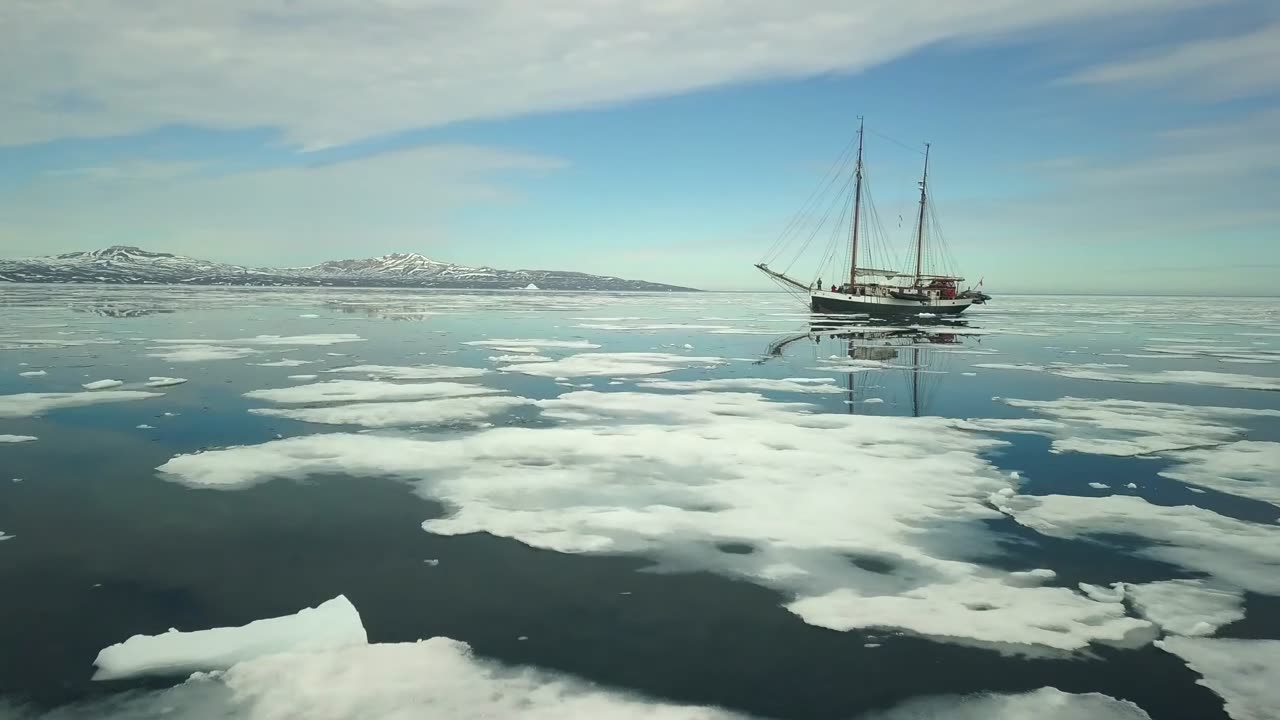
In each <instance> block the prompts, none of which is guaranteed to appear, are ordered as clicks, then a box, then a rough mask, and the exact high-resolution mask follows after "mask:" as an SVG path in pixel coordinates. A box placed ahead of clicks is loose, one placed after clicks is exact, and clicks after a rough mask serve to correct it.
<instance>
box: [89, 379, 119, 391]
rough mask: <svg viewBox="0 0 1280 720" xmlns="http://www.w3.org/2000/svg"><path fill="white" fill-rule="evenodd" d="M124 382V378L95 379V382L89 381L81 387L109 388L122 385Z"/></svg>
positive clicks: (93, 388) (90, 388) (92, 388)
mask: <svg viewBox="0 0 1280 720" xmlns="http://www.w3.org/2000/svg"><path fill="white" fill-rule="evenodd" d="M123 384H124V382H123V381H122V380H94V381H93V382H87V383H85V384H83V385H81V386H80V387H82V388H84V389H85V390H107V389H109V388H117V387H120V386H121V385H123Z"/></svg>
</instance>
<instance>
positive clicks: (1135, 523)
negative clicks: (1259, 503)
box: [998, 495, 1280, 595]
mask: <svg viewBox="0 0 1280 720" xmlns="http://www.w3.org/2000/svg"><path fill="white" fill-rule="evenodd" d="M998 506H999V507H1000V509H1001V511H1003V512H1005V513H1006V514H1008V515H1010V516H1011V517H1013V519H1014V520H1017V521H1018V522H1019V523H1020V524H1022V525H1025V526H1026V527H1029V528H1031V529H1032V530H1035V531H1036V532H1039V533H1041V534H1043V535H1048V536H1051V537H1062V538H1077V537H1097V536H1106V535H1128V536H1136V537H1139V538H1143V539H1145V540H1148V541H1150V543H1151V544H1150V545H1146V546H1142V547H1139V548H1137V549H1135V550H1131V551H1129V552H1132V553H1134V554H1137V555H1142V556H1146V557H1150V558H1153V559H1155V560H1159V561H1161V562H1166V563H1169V564H1172V565H1177V566H1179V567H1184V568H1186V569H1188V570H1194V571H1198V572H1202V573H1205V574H1207V575H1210V576H1212V577H1216V578H1219V579H1221V580H1222V581H1224V582H1225V583H1227V584H1229V585H1232V586H1234V587H1238V588H1244V589H1246V590H1252V591H1254V592H1257V593H1262V594H1265V595H1280V527H1275V526H1268V525H1263V524H1261V523H1251V522H1245V521H1243V520H1236V519H1235V518H1229V517H1225V516H1223V515H1219V514H1217V513H1215V512H1212V511H1210V510H1205V509H1204V508H1200V507H1196V506H1194V505H1175V506H1163V505H1153V504H1151V503H1149V502H1147V501H1146V500H1144V499H1142V498H1140V497H1137V496H1136V495H1108V496H1105V497H1079V496H1075V495H1019V496H1016V497H1012V498H1000V502H999V503H998Z"/></svg>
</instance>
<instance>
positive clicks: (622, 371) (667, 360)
mask: <svg viewBox="0 0 1280 720" xmlns="http://www.w3.org/2000/svg"><path fill="white" fill-rule="evenodd" d="M723 363H724V360H722V359H721V358H718V357H692V356H689V355H674V354H671V353H660V352H621V353H579V354H577V355H570V356H568V357H565V358H561V359H559V360H552V361H551V362H532V363H530V362H525V363H516V364H514V365H507V366H504V367H500V368H498V369H499V370H501V371H502V372H515V373H522V374H524V375H536V376H539V377H549V378H554V377H582V376H587V375H661V374H662V373H668V372H671V371H672V370H679V369H682V368H688V367H715V366H717V365H722V364H723Z"/></svg>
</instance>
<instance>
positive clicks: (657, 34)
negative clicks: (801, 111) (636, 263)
mask: <svg viewBox="0 0 1280 720" xmlns="http://www.w3.org/2000/svg"><path fill="white" fill-rule="evenodd" d="M1206 2H1207V0H1130V2H1126V3H1115V2H1112V1H1111V0H1077V1H1076V2H1071V3H1042V2H1025V1H1023V0H963V1H960V0H957V1H956V2H949V3H937V2H934V1H933V0H896V1H894V2H887V1H874V0H864V1H863V2H850V1H849V0H808V2H804V3H801V4H799V5H795V4H788V3H777V2H772V1H771V0H744V1H743V2H736V3H724V2H720V1H719V0H660V1H658V2H651V3H635V2H629V1H627V0H600V1H599V2H593V3H585V4H584V3H582V2H578V1H577V0H546V1H545V2H538V3H530V2H524V1H523V0H489V1H487V2H462V1H460V0H424V1H422V2H416V3H410V2H403V1H401V0H369V1H367V2H359V3H356V2H344V1H340V0H316V1H314V2H307V3H270V4H265V5H264V4H263V3H260V2H251V1H249V0H229V1H228V2H222V3H198V4H191V3H136V2H127V1H125V0H111V1H104V2H96V3H92V4H87V5H86V4H83V3H63V2H48V1H47V0H10V2H6V3H4V4H3V5H0V28H8V30H0V47H3V50H0V53H2V54H0V57H3V58H4V62H3V66H4V67H5V68H7V69H9V72H8V73H7V74H8V77H6V78H5V83H4V84H5V93H4V94H3V97H0V116H3V117H4V118H5V121H4V123H3V124H0V145H3V144H24V143H32V142H39V141H45V140H50V139H56V138H59V137H66V136H86V135H88V136H102V135H113V134H127V133H133V132H138V131H141V130H144V129H147V128H151V127H156V126H158V125H164V124H191V125H200V126H207V127H214V128H239V127H264V126H265V127H279V128H282V129H283V130H284V131H285V133H286V135H287V137H289V138H290V139H291V140H292V141H293V142H294V143H295V144H296V145H297V146H298V147H303V148H319V147H326V146H331V145H338V144H343V143H347V142H351V141H354V140H358V139H361V138H365V137H370V136H375V135H379V134H384V133H388V132H394V131H397V130H404V129H408V128H414V127H425V126H439V125H444V124H448V123H453V122H459V121H465V120H471V119H479V118H493V117H506V116H512V115H519V114H525V113H533V112H545V111H555V110H562V109H568V108H580V107H590V106H594V105H599V104H608V103H616V102H622V101H626V100H631V99H636V98H643V97H652V96H660V95H667V94H671V93H678V92H684V91H690V90H696V89H700V88H706V87H712V86H716V85H723V84H726V83H734V82H741V81H747V80H753V79H760V78H782V77H799V76H807V75H813V74H818V73H823V72H832V71H859V70H863V69H866V68H868V67H871V66H874V65H877V64H880V63H883V62H886V61H888V60H892V59H894V58H896V57H900V56H902V55H905V54H907V53H910V52H912V51H914V50H917V49H919V48H921V47H924V46H927V45H930V44H936V43H943V42H948V41H955V42H975V41H984V40H989V39H998V38H1002V37H1006V36H1009V35H1011V34H1015V33H1018V34H1022V33H1026V32H1032V31H1036V30H1041V29H1046V28H1048V27H1051V26H1057V25H1061V24H1063V23H1073V22H1075V23H1079V22H1099V21H1106V20H1108V19H1112V18H1117V17H1121V16H1132V15H1136V14H1141V13H1144V12H1168V11H1169V10H1170V8H1171V7H1189V6H1198V5H1204V4H1206ZM19 28H20V29H21V31H19ZM107 28H109V31H107V30H104V29H107ZM19 69H20V72H19V71H18V70H19ZM69 99H70V100H74V102H72V103H70V105H69V104H68V100H69ZM72 109H74V111H71V110H72Z"/></svg>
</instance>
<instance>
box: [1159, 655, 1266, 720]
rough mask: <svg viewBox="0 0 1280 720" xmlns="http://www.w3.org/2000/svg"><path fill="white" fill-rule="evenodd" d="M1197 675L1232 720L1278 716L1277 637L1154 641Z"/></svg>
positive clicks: (1251, 719)
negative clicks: (1216, 697) (1214, 694)
mask: <svg viewBox="0 0 1280 720" xmlns="http://www.w3.org/2000/svg"><path fill="white" fill-rule="evenodd" d="M1156 645H1157V646H1159V647H1160V648H1161V649H1163V650H1164V651H1166V652H1169V653H1173V654H1174V655H1177V656H1178V657H1180V658H1182V659H1183V660H1184V661H1186V663H1187V665H1188V666H1189V667H1190V668H1191V669H1192V670H1194V671H1196V672H1197V673H1199V674H1200V677H1201V679H1200V680H1197V681H1196V682H1197V683H1199V684H1200V685H1203V686H1205V687H1207V688H1209V689H1210V690H1212V691H1213V692H1214V693H1216V694H1217V695H1218V697H1220V698H1222V699H1223V701H1224V703H1225V706H1226V711H1227V715H1229V716H1231V718H1232V720H1273V719H1274V718H1276V717H1280V715H1278V714H1277V709H1280V682H1276V678H1280V640H1235V639H1225V638H1187V637H1170V638H1165V639H1164V640H1159V641H1157V642H1156Z"/></svg>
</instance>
